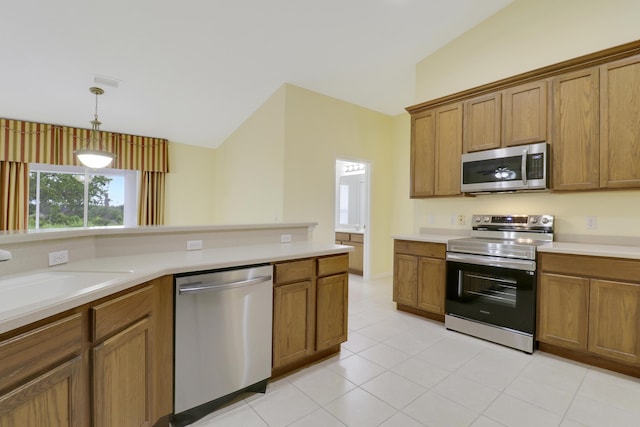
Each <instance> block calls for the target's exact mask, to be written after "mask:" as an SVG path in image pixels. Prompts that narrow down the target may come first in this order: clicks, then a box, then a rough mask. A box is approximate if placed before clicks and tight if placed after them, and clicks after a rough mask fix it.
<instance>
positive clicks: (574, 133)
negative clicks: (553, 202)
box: [552, 68, 600, 190]
mask: <svg viewBox="0 0 640 427" xmlns="http://www.w3.org/2000/svg"><path fill="white" fill-rule="evenodd" d="M552 88H553V144H552V148H553V184H552V188H553V189H554V190H586V189H596V188H599V186H600V173H599V170H600V121H599V115H600V96H599V71H598V68H589V69H587V70H581V71H577V72H573V73H569V74H566V75H563V76H558V77H555V78H554V79H553V80H552Z"/></svg>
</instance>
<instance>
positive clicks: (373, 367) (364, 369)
mask: <svg viewBox="0 0 640 427" xmlns="http://www.w3.org/2000/svg"><path fill="white" fill-rule="evenodd" d="M327 367H328V368H329V369H331V370H332V371H333V372H336V373H338V374H340V375H342V376H343V377H345V378H346V379H348V380H349V381H351V382H352V383H354V384H356V385H361V384H363V383H365V382H367V381H369V380H370V379H372V378H374V377H377V376H378V375H380V374H381V373H383V372H384V371H385V369H384V368H383V367H382V366H380V365H378V364H375V363H373V362H371V361H369V360H367V359H365V358H364V357H362V356H359V355H357V354H354V355H353V356H351V357H348V358H346V359H344V360H338V361H336V362H334V363H331V364H329V365H327Z"/></svg>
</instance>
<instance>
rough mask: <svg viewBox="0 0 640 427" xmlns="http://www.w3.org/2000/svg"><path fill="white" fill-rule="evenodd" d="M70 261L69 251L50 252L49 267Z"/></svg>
mask: <svg viewBox="0 0 640 427" xmlns="http://www.w3.org/2000/svg"><path fill="white" fill-rule="evenodd" d="M67 262H69V251H68V250H66V249H65V250H64V251H58V252H49V267H51V266H54V265H60V264H66V263H67Z"/></svg>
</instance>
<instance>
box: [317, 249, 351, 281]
mask: <svg viewBox="0 0 640 427" xmlns="http://www.w3.org/2000/svg"><path fill="white" fill-rule="evenodd" d="M347 270H349V254H344V255H337V256H329V257H324V258H318V276H320V277H321V276H329V275H331V274H337V273H344V272H345V271H347Z"/></svg>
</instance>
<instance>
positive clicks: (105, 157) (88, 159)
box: [75, 87, 116, 169]
mask: <svg viewBox="0 0 640 427" xmlns="http://www.w3.org/2000/svg"><path fill="white" fill-rule="evenodd" d="M89 91H90V92H91V93H93V94H94V95H95V96H96V112H95V114H94V116H93V120H91V137H90V138H89V145H90V146H92V147H98V148H97V149H89V148H83V149H80V150H76V151H75V154H76V156H77V157H78V160H79V161H80V163H82V164H83V165H84V166H86V167H88V168H91V169H100V168H106V167H107V166H109V165H110V164H111V162H113V159H115V157H116V156H115V154H113V153H109V152H107V151H103V150H102V140H101V139H100V125H101V124H102V123H101V122H100V121H99V120H98V96H99V95H102V94H103V93H104V90H103V89H101V88H99V87H91V88H89Z"/></svg>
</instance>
